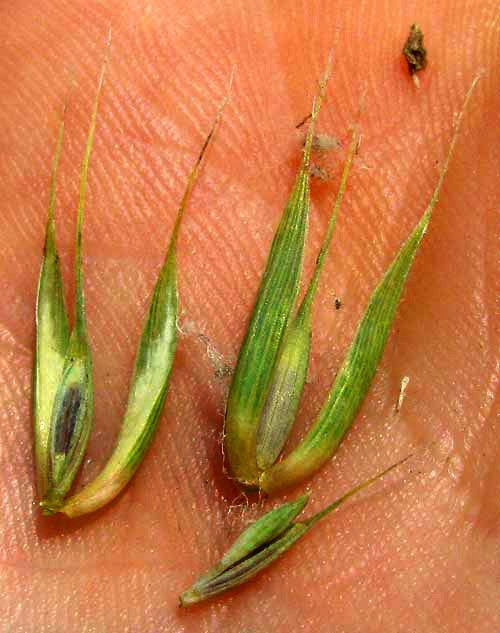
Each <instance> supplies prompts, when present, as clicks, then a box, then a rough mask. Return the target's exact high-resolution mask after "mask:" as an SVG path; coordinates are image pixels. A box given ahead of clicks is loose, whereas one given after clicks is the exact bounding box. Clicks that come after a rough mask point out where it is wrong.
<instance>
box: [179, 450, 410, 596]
mask: <svg viewBox="0 0 500 633" xmlns="http://www.w3.org/2000/svg"><path fill="white" fill-rule="evenodd" d="M409 457H411V456H408V457H405V458H404V459H402V460H401V461H399V462H397V463H396V464H393V465H392V466H390V467H389V468H387V469H386V470H384V471H383V472H381V473H379V474H378V475H375V477H372V478H371V479H369V480H368V481H365V482H364V483H362V484H360V485H359V486H356V487H355V488H352V489H351V490H349V491H348V492H347V493H346V494H344V495H343V496H342V497H340V498H339V499H337V500H336V501H334V502H333V503H331V504H330V505H329V506H327V507H326V508H324V509H323V510H321V511H320V512H318V513H317V514H315V515H313V516H312V517H310V518H309V519H306V520H304V521H298V522H297V523H293V520H294V518H296V517H297V516H298V515H299V514H300V513H301V512H302V510H303V508H304V507H305V505H306V504H307V502H308V500H309V495H303V496H302V497H300V498H299V499H297V500H296V501H294V502H291V503H286V504H284V505H282V506H280V507H278V508H275V509H274V510H271V511H270V512H268V513H267V514H265V515H264V516H263V517H261V518H260V519H259V520H258V521H256V522H255V523H254V524H253V525H251V526H250V527H248V528H247V529H246V530H245V531H244V532H243V533H242V534H241V536H240V537H239V538H238V539H237V541H236V542H235V543H234V545H233V546H232V547H231V548H230V549H229V551H228V552H227V553H226V554H225V555H224V557H223V558H222V560H221V561H220V563H218V564H217V565H216V566H215V567H213V568H212V569H211V570H210V571H209V572H208V573H207V574H205V575H203V576H202V577H201V578H199V579H198V580H197V581H196V582H195V583H194V584H193V585H192V586H191V587H190V588H189V589H188V590H187V591H184V592H183V593H182V594H181V595H180V597H179V600H180V604H181V606H183V607H188V606H191V605H193V604H196V603H198V602H201V601H203V600H208V599H209V598H212V597H213V596H215V595H217V594H220V593H222V592H224V591H228V590H229V589H233V588H234V587H237V586H239V585H241V584H243V583H245V582H247V581H248V580H250V579H251V578H253V577H254V576H256V575H257V574H258V573H259V572H260V571H262V570H263V569H265V568H266V567H267V566H268V565H270V564H271V563H272V562H273V561H274V560H276V559H277V558H278V557H279V556H281V554H283V553H284V552H286V551H287V550H288V549H290V547H292V545H293V544H294V543H296V542H297V541H298V540H299V539H300V538H302V536H304V535H305V534H306V533H307V532H308V531H309V530H310V529H311V528H312V527H313V526H314V525H315V524H316V523H317V522H318V521H320V520H321V519H323V518H324V517H325V516H327V515H328V514H329V513H330V512H333V511H334V510H336V509H337V508H338V507H339V506H341V505H342V504H343V503H344V502H345V501H347V499H349V498H350V497H352V496H353V495H355V494H356V493H358V492H360V491H361V490H363V489H364V488H366V487H367V486H369V485H371V484H373V483H375V482H376V481H378V480H379V479H380V478H381V477H383V476H384V475H386V474H387V473H389V472H390V471H391V470H393V469H394V468H396V467H397V466H400V465H401V464H403V463H404V462H405V461H406V460H407V459H409ZM270 525H272V529H270Z"/></svg>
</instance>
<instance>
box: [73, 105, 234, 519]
mask: <svg viewBox="0 0 500 633" xmlns="http://www.w3.org/2000/svg"><path fill="white" fill-rule="evenodd" d="M226 102H227V97H226V99H225V100H224V102H223V104H222V105H221V106H220V108H219V110H218V112H217V115H216V117H215V120H214V122H213V124H212V128H211V130H210V132H209V134H208V136H207V138H206V140H205V143H204V144H203V147H202V149H201V152H200V154H199V156H198V159H197V161H196V163H195V166H194V168H193V170H192V172H191V174H190V177H189V180H188V185H187V188H186V191H185V193H184V196H183V198H182V202H181V205H180V208H179V211H178V214H177V219H176V222H175V226H174V229H173V232H172V237H171V239H170V243H169V246H168V251H167V255H166V257H165V262H164V264H163V267H162V269H161V272H160V275H159V277H158V280H157V282H156V286H155V289H154V292H153V296H152V299H151V303H150V306H149V312H148V315H147V318H146V323H145V326H144V330H143V333H142V337H141V340H140V343H139V348H138V351H137V356H136V360H135V368H134V374H133V377H132V382H131V386H130V392H129V398H128V404H127V409H126V412H125V417H124V420H123V424H122V428H121V431H120V434H119V436H118V439H117V442H116V446H115V448H114V450H113V453H112V454H111V456H110V458H109V460H108V461H107V463H106V465H105V466H104V468H103V470H102V471H101V472H100V473H99V475H98V476H97V477H96V478H95V479H94V481H92V482H91V483H90V484H88V485H87V486H86V487H85V488H83V489H82V490H81V491H80V492H78V493H77V494H75V495H73V496H72V497H70V498H69V499H68V500H67V501H66V503H65V504H64V506H63V507H62V508H61V512H64V513H65V514H67V515H68V516H70V517H74V516H79V515H81V514H86V513H89V512H93V511H94V510H97V509H98V508H101V507H103V506H104V505H106V504H107V503H109V502H110V501H111V500H112V499H114V497H116V496H117V495H118V494H119V493H120V492H121V490H123V488H124V487H125V486H126V485H127V484H128V482H129V481H130V479H131V478H132V477H133V475H134V473H135V471H136V470H137V468H138V467H139V466H140V464H141V462H142V460H143V459H144V457H145V454H146V451H147V449H148V448H149V446H150V444H151V441H152V439H153V436H154V432H155V430H156V427H157V426H158V422H159V420H160V416H161V413H162V410H163V404H164V402H165V398H166V394H167V391H168V383H169V379H170V373H171V369H172V364H173V361H174V357H175V349H176V345H177V304H178V296H177V273H176V249H177V237H178V234H179V229H180V226H181V221H182V217H183V214H184V210H185V208H186V206H187V204H188V201H189V198H190V195H191V192H192V189H193V187H194V185H195V183H196V180H197V178H198V175H199V170H200V166H201V162H202V159H203V156H204V154H205V151H206V149H207V147H208V146H209V144H210V140H211V139H212V137H213V135H214V133H215V130H216V128H217V125H218V123H219V121H220V118H221V116H222V111H223V108H224V106H225V104H226Z"/></svg>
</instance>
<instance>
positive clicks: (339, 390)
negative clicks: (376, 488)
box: [259, 77, 479, 494]
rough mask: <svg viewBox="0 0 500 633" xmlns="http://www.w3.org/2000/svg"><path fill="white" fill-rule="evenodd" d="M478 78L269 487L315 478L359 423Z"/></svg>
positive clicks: (267, 477)
mask: <svg viewBox="0 0 500 633" xmlns="http://www.w3.org/2000/svg"><path fill="white" fill-rule="evenodd" d="M478 80H479V77H477V78H476V79H475V81H474V82H473V84H472V86H471V87H470V89H469V91H468V93H467V96H466V98H465V101H464V105H463V107H462V110H461V113H460V116H459V119H458V121H457V125H456V127H455V132H454V135H453V138H452V141H451V143H450V147H449V150H448V155H447V157H446V161H445V164H444V166H443V169H442V171H441V174H440V177H439V181H438V184H437V186H436V188H435V190H434V193H433V195H432V198H431V201H430V203H429V205H428V207H427V209H426V211H425V212H424V214H423V216H422V218H421V219H420V221H419V222H418V223H417V225H416V227H415V229H414V230H413V232H412V233H411V235H410V237H409V238H408V240H407V241H406V242H405V243H404V244H403V246H402V247H401V249H400V251H399V253H398V255H397V256H396V258H395V259H394V261H393V263H392V264H391V266H390V268H389V269H388V271H387V272H386V273H385V275H384V277H383V279H382V281H381V282H380V284H379V285H378V287H377V288H376V289H375V291H374V293H373V295H372V297H371V299H370V302H369V305H368V308H367V309H366V312H365V314H364V316H363V318H362V320H361V323H360V325H359V327H358V330H357V333H356V335H355V338H354V342H353V343H352V346H351V348H350V350H349V352H348V355H347V358H346V360H345V362H344V364H343V366H342V368H341V370H340V372H339V374H338V376H337V378H336V380H335V382H334V385H333V387H332V389H331V391H330V393H329V396H328V398H327V401H326V402H325V404H324V405H323V408H322V410H321V412H320V414H319V417H318V419H317V420H316V422H315V423H314V424H313V426H312V428H311V429H310V431H309V432H308V433H307V435H306V437H305V438H304V440H303V441H302V442H301V443H300V445H299V446H298V447H297V448H296V449H295V450H293V451H292V452H291V453H290V454H289V455H288V456H287V457H285V458H284V459H283V461H281V462H280V463H278V464H275V465H274V466H272V467H271V468H269V469H268V470H266V471H265V472H264V473H262V475H261V477H260V480H259V484H260V488H261V489H262V490H263V491H264V492H266V493H269V494H272V493H275V492H279V491H281V490H283V489H284V488H287V487H289V486H292V485H294V484H298V483H300V482H302V481H304V480H305V479H308V478H309V477H311V476H312V475H313V474H314V473H315V472H317V471H318V470H319V469H320V468H321V467H322V466H323V465H324V464H325V463H326V462H327V461H328V460H329V459H330V457H331V456H332V455H333V453H334V452H335V450H336V448H337V446H338V445H339V443H340V442H341V440H342V438H343V437H344V435H345V433H346V431H347V430H348V429H349V427H350V426H351V424H352V423H353V421H354V419H355V417H356V414H357V412H358V410H359V408H360V406H361V404H362V402H363V400H364V397H365V395H366V393H367V391H368V389H369V387H370V384H371V381H372V379H373V376H374V374H375V371H376V369H377V366H378V363H379V361H380V358H381V356H382V353H383V350H384V346H385V343H386V340H387V337H388V335H389V332H390V329H391V326H392V322H393V320H394V316H395V314H396V310H397V308H398V305H399V301H400V298H401V293H402V291H403V288H404V284H405V282H406V278H407V276H408V273H409V271H410V268H411V265H412V263H413V260H414V257H415V254H416V252H417V250H418V247H419V245H420V242H421V240H422V237H423V236H424V234H425V232H426V230H427V227H428V225H429V222H430V219H431V216H432V211H433V209H434V207H435V205H436V203H437V201H438V198H439V192H440V191H441V186H442V184H443V181H444V177H445V175H446V172H447V170H448V166H449V163H450V160H451V157H452V154H453V150H454V147H455V145H456V141H457V138H458V133H459V128H460V123H461V121H462V119H463V115H464V112H465V109H466V107H467V104H468V101H469V99H470V97H471V95H472V91H473V90H474V87H475V85H476V83H477V81H478Z"/></svg>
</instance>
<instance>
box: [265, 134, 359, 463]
mask: <svg viewBox="0 0 500 633" xmlns="http://www.w3.org/2000/svg"><path fill="white" fill-rule="evenodd" d="M358 138H359V136H358V133H357V129H356V128H354V129H353V133H352V139H351V143H350V146H349V151H348V155H347V159H346V162H345V166H344V170H343V173H342V179H341V183H340V186H339V190H338V193H337V196H336V199H335V204H334V207H333V212H332V215H331V217H330V221H329V223H328V228H327V231H326V235H325V238H324V240H323V244H322V246H321V250H320V252H319V255H318V257H317V260H316V267H315V270H314V273H313V276H312V278H311V281H310V283H309V287H308V289H307V292H306V294H305V296H304V299H303V301H302V304H301V306H300V308H299V310H298V312H297V315H296V316H295V318H294V319H293V320H292V321H291V323H290V324H289V325H288V327H287V329H286V331H285V334H284V336H283V340H282V343H281V346H280V349H279V352H278V359H277V361H276V364H275V367H274V369H273V373H272V378H271V385H270V388H269V393H268V396H267V400H266V403H265V406H264V409H263V411H262V416H261V418H260V421H259V426H258V431H257V445H256V454H257V466H258V468H259V469H260V470H261V471H265V470H267V469H268V468H269V467H271V466H272V465H273V464H274V462H275V461H276V460H277V459H278V457H279V455H280V453H281V451H282V449H283V446H284V445H285V442H286V440H287V437H288V435H289V433H290V431H291V429H292V426H293V423H294V421H295V418H296V415H297V409H298V407H299V403H300V399H301V397H302V392H303V390H304V384H305V381H306V378H307V369H308V366H309V357H310V352H311V335H312V327H311V313H312V305H313V301H314V296H315V294H316V290H317V288H318V284H319V278H320V275H321V271H322V269H323V265H324V262H325V257H326V255H327V253H328V249H329V247H330V243H331V240H332V236H333V232H334V229H335V224H336V222H337V216H338V212H339V209H340V206H341V204H342V200H343V197H344V193H345V190H346V187H347V179H348V177H349V172H350V170H351V166H352V161H353V158H354V154H355V152H356V146H357V143H358Z"/></svg>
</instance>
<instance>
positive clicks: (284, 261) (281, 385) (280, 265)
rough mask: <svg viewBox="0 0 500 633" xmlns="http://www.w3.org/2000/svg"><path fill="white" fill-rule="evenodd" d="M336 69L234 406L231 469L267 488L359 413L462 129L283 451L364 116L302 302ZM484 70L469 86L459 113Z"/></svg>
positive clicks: (229, 417)
mask: <svg viewBox="0 0 500 633" xmlns="http://www.w3.org/2000/svg"><path fill="white" fill-rule="evenodd" d="M328 76H329V69H328V70H327V72H326V74H325V78H324V79H323V81H322V82H321V91H320V95H319V98H318V100H317V103H316V104H315V106H314V107H313V114H312V117H311V121H310V124H309V130H308V134H307V140H306V144H305V149H304V158H303V161H302V165H301V167H300V170H299V173H298V176H297V179H296V182H295V186H294V188H293V190H292V193H291V195H290V198H289V200H288V203H287V205H286V207H285V210H284V212H283V215H282V218H281V221H280V224H279V226H278V228H277V230H276V234H275V237H274V241H273V244H272V246H271V251H270V254H269V257H268V260H267V264H266V268H265V271H264V275H263V277H262V281H261V284H260V288H259V291H258V295H257V299H256V302H255V306H254V309H253V312H252V315H251V317H250V323H249V325H248V329H247V332H246V335H245V337H244V340H243V343H242V346H241V350H240V354H239V357H238V362H237V365H236V370H235V372H234V375H233V380H232V384H231V387H230V391H229V396H228V402H227V407H226V416H225V428H224V458H225V462H226V465H227V470H228V472H229V474H230V476H231V477H232V478H233V479H234V480H235V481H236V482H237V483H238V484H240V485H241V486H242V487H243V488H249V489H259V490H261V491H262V492H264V493H266V494H274V493H278V492H281V491H282V490H284V489H285V488H288V487H290V486H293V485H296V484H299V483H301V482H303V481H305V480H307V479H309V478H310V477H312V476H313V475H314V474H315V473H316V472H317V471H318V470H319V469H320V468H321V467H322V466H323V465H324V464H325V463H326V462H327V461H328V460H329V459H330V458H331V457H332V455H333V453H334V452H335V450H336V449H337V447H338V445H339V444H340V442H341V441H342V439H343V437H344V436H345V434H346V432H347V431H348V429H349V428H350V427H351V425H352V423H353V421H354V420H355V418H356V415H357V413H358V411H359V408H360V407H361V404H362V403H363V400H364V398H365V396H366V394H367V392H368V389H369V387H370V385H371V382H372V379H373V377H374V375H375V372H376V369H377V366H378V364H379V361H380V359H381V357H382V353H383V351H384V347H385V343H386V341H387V337H388V335H389V333H390V330H391V326H392V323H393V320H394V317H395V315H396V312H397V308H398V305H399V302H400V299H401V294H402V292H403V289H404V286H405V282H406V279H407V277H408V274H409V272H410V269H411V266H412V263H413V260H414V257H415V254H416V253H417V250H418V247H419V245H420V242H421V240H422V237H423V236H424V234H425V232H426V230H427V227H428V225H429V221H430V219H431V215H432V212H433V209H434V207H435V205H436V203H437V200H438V196H439V192H440V189H441V186H442V183H443V180H444V177H445V174H446V172H447V169H448V165H449V162H450V159H451V155H452V152H453V148H454V146H455V143H456V140H457V135H458V128H459V125H458V124H457V126H456V129H455V133H454V136H453V139H452V142H451V145H450V148H449V152H448V156H447V158H446V161H445V164H444V166H443V168H442V170H441V175H440V178H439V182H438V184H437V186H436V189H435V191H434V194H433V196H432V198H431V200H430V202H429V204H428V206H427V208H426V210H425V212H424V213H423V215H422V217H421V219H420V220H419V222H418V223H417V224H416V226H415V228H414V230H413V231H412V233H411V234H410V236H409V237H408V239H407V240H406V242H405V243H404V244H403V245H402V247H401V248H400V250H399V252H398V253H397V255H396V256H395V258H394V260H393V262H392V264H391V265H390V267H389V268H388V270H387V272H386V273H385V275H384V276H383V278H382V280H381V281H380V283H379V284H378V286H377V287H376V289H375V290H374V292H373V294H372V296H371V299H370V301H369V304H368V307H367V308H366V311H365V313H364V316H363V317H362V319H361V322H360V323H359V326H358V329H357V332H356V334H355V336H354V340H353V342H352V344H351V346H350V349H349V351H348V353H347V356H346V359H345V361H344V363H343V365H342V366H341V368H340V370H339V372H338V374H337V376H336V379H335V381H334V383H333V384H332V386H331V388H330V391H329V393H328V396H327V398H326V401H325V403H324V405H323V407H322V409H321V411H320V412H319V414H318V416H317V418H316V420H315V421H314V422H313V423H312V425H311V428H310V429H309V431H308V432H307V434H306V436H305V437H304V438H303V440H302V441H301V442H300V444H299V445H298V446H297V447H296V448H295V449H293V450H291V452H290V453H289V454H287V455H284V456H282V455H281V453H282V450H283V447H284V445H285V442H286V440H287V438H288V435H289V433H290V430H291V428H292V425H293V423H294V421H295V417H296V414H297V409H298V406H299V403H300V399H301V396H302V391H303V388H304V383H305V380H306V376H307V368H308V363H309V355H310V348H311V310H312V304H313V300H314V296H315V293H316V290H317V288H318V283H319V277H320V274H321V270H322V267H323V264H324V260H325V257H326V255H327V253H328V250H329V247H330V243H331V240H332V235H333V231H334V227H335V222H336V219H337V215H338V211H339V208H340V205H341V202H342V199H343V196H344V192H345V190H346V186H347V178H348V175H349V171H350V169H351V166H352V162H353V156H354V154H355V152H356V148H357V145H358V139H359V136H358V132H357V128H356V126H355V127H354V130H353V133H352V140H351V144H350V147H349V151H348V156H347V160H346V163H345V167H344V171H343V175H342V180H341V184H340V187H339V191H338V194H337V198H336V202H335V205H334V209H333V212H332V216H331V219H330V222H329V225H328V229H327V232H326V235H325V238H324V241H323V245H322V247H321V250H320V253H319V255H318V258H317V262H316V268H315V270H314V273H313V276H312V279H311V281H310V284H309V287H308V289H307V292H306V294H305V297H304V299H303V301H302V303H301V305H300V306H298V307H297V306H296V298H297V294H298V290H299V284H300V274H301V267H302V254H303V250H304V243H305V236H306V224H307V219H308V212H309V204H310V201H309V169H308V166H309V159H310V151H311V142H312V138H313V133H314V125H315V122H316V118H317V115H318V112H319V109H320V105H321V101H322V99H323V97H324V95H325V91H326V85H327V81H328ZM478 78H479V77H478ZM478 78H477V79H476V80H475V81H474V83H473V85H472V86H471V88H470V90H469V92H468V94H467V97H466V100H465V103H464V106H463V109H462V112H461V115H460V119H459V122H460V121H461V119H462V117H463V113H464V111H465V108H466V105H467V102H468V100H469V98H470V96H471V94H472V91H473V89H474V86H475V84H476V82H477V80H478Z"/></svg>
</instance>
